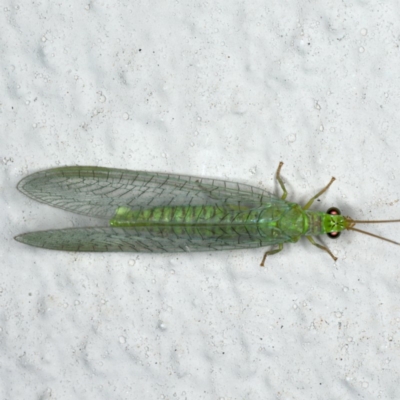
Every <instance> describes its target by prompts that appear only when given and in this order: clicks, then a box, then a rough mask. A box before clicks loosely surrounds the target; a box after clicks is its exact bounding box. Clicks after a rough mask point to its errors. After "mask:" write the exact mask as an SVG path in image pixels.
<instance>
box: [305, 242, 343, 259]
mask: <svg viewBox="0 0 400 400" xmlns="http://www.w3.org/2000/svg"><path fill="white" fill-rule="evenodd" d="M306 238H307V239H308V240H309V241H310V243H311V244H313V245H314V246H317V247H318V248H319V249H321V250H324V251H326V252H327V253H328V254H329V255H330V256H331V257H332V258H333V259H334V261H336V260H337V257H335V256H334V255H333V254H332V252H331V251H330V250H329V249H328V248H327V247H325V246H322V244H319V243H317V242H316V241H315V240H314V238H313V237H312V236H306Z"/></svg>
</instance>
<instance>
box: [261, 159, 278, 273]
mask: <svg viewBox="0 0 400 400" xmlns="http://www.w3.org/2000/svg"><path fill="white" fill-rule="evenodd" d="M281 164H283V163H281ZM282 249H283V244H282V243H280V244H278V248H277V249H275V250H268V251H266V252H265V253H264V257H263V259H262V260H261V264H260V267H263V266H264V263H265V259H266V258H267V256H272V254H276V253H279V252H280V251H282Z"/></svg>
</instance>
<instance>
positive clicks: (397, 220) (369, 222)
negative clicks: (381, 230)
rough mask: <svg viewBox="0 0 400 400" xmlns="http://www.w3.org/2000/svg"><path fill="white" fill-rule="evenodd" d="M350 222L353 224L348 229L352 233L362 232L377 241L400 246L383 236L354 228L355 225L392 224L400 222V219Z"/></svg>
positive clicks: (350, 220)
mask: <svg viewBox="0 0 400 400" xmlns="http://www.w3.org/2000/svg"><path fill="white" fill-rule="evenodd" d="M348 221H349V222H351V225H350V226H349V227H348V228H347V229H348V230H350V231H355V232H360V233H363V234H364V235H368V236H372V237H375V238H377V239H381V240H384V241H385V242H389V243H393V244H397V245H398V246H400V243H399V242H395V241H394V240H391V239H387V238H385V237H383V236H379V235H375V234H374V233H371V232H366V231H363V230H361V229H358V228H354V225H355V224H380V223H390V222H400V219H389V220H376V221H369V220H354V219H350V218H349V219H348Z"/></svg>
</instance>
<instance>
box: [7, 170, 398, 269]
mask: <svg viewBox="0 0 400 400" xmlns="http://www.w3.org/2000/svg"><path fill="white" fill-rule="evenodd" d="M282 165H283V163H282V162H281V163H280V164H279V168H278V171H277V180H278V182H279V184H280V186H281V188H282V190H283V195H282V197H281V198H280V199H279V198H277V197H275V196H274V195H273V194H270V193H268V192H266V191H264V190H262V189H260V188H256V187H253V186H248V185H244V184H240V183H235V182H228V181H221V180H214V179H203V178H196V177H190V176H185V175H172V174H163V173H150V172H141V171H129V170H120V169H110V168H100V167H63V168H54V169H49V170H45V171H41V172H37V173H35V174H32V175H29V176H27V177H26V178H24V179H22V180H21V181H20V183H19V184H18V189H19V190H20V191H21V192H22V193H24V194H26V195H27V196H29V197H31V198H32V199H34V200H37V201H40V202H42V203H45V204H48V205H51V206H53V207H58V208H61V209H63V210H67V211H72V212H74V213H77V214H82V215H87V216H90V217H98V218H101V219H103V220H104V219H105V220H107V221H108V225H107V226H104V227H87V228H69V229H56V230H47V231H39V232H29V233H25V234H22V235H19V236H17V237H16V238H15V239H16V240H18V241H19V242H22V243H25V244H29V245H31V246H36V247H42V248H46V249H54V250H66V251H87V252H115V251H117V252H119V251H127V252H153V253H162V252H170V253H174V252H187V251H193V252H194V251H213V250H234V249H247V248H256V247H263V246H268V245H277V248H275V249H272V250H269V251H267V252H265V254H264V257H263V259H262V262H261V266H263V265H264V262H265V259H266V257H267V256H268V255H272V254H275V253H278V252H279V251H281V250H282V248H283V243H287V242H297V241H298V240H299V239H300V237H301V236H306V237H307V239H308V240H309V241H310V242H311V243H312V244H313V245H315V246H317V247H319V248H320V249H322V250H324V251H326V252H327V253H329V254H330V255H331V257H332V258H333V259H334V260H336V257H335V256H334V255H333V254H332V253H331V251H330V250H329V249H328V248H327V247H325V246H323V245H321V244H319V243H316V242H315V240H314V239H313V236H317V235H321V234H325V233H331V234H332V235H333V236H337V234H338V233H339V232H340V231H342V230H344V229H351V230H357V231H359V230H358V229H356V228H354V225H355V223H356V222H374V221H355V220H352V219H351V218H349V217H344V216H342V215H340V213H339V212H338V210H337V209H334V210H335V212H332V213H322V212H317V211H310V210H309V207H310V206H311V205H312V203H313V201H314V200H315V199H316V198H317V197H319V196H320V195H321V194H322V193H324V192H325V191H326V190H327V189H328V188H329V186H330V185H331V184H332V183H333V181H334V180H335V178H332V179H331V181H330V182H329V184H328V185H327V186H326V187H325V188H323V189H322V190H321V191H320V192H318V193H317V194H316V195H315V196H314V197H312V198H311V199H310V200H309V201H308V203H307V204H306V205H305V206H304V207H301V206H300V205H298V204H296V203H290V202H287V201H285V199H286V197H287V191H286V188H285V185H284V183H283V181H282V179H281V177H280V170H281V168H282ZM376 222H394V221H376ZM360 232H362V233H367V232H363V231H360ZM367 234H369V233H367ZM369 235H372V236H376V235H373V234H369ZM382 239H383V238H382ZM384 240H387V241H390V242H392V243H395V244H399V243H397V242H393V241H391V240H389V239H384Z"/></svg>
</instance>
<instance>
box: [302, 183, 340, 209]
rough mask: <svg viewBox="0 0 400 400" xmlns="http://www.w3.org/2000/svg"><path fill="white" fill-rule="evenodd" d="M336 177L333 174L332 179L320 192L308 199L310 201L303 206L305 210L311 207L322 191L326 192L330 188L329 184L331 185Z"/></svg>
mask: <svg viewBox="0 0 400 400" xmlns="http://www.w3.org/2000/svg"><path fill="white" fill-rule="evenodd" d="M335 179H336V178H334V177H333V176H332V179H331V181H330V182H329V183H328V184H327V185H326V186H325V187H324V188H323V189H322V190H321V191H320V192H318V193H317V194H316V195H315V196H314V197H311V199H310V200H308V203H307V204H306V205H305V206H304V207H303V210H308V209H309V208H310V207H311V204H312V203H313V202H314V200H315V199H317V198H318V197H319V196H321V194H322V193H325V192H326V191H327V190H328V188H329V186H331V185H332V183H333V182H334V181H335Z"/></svg>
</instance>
